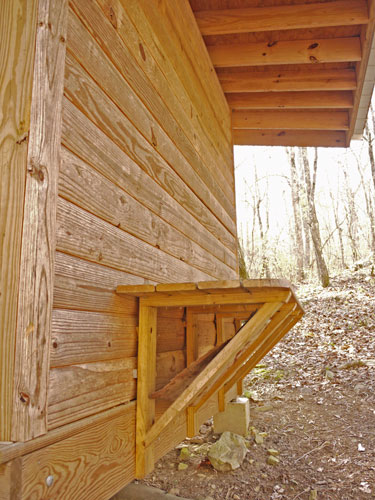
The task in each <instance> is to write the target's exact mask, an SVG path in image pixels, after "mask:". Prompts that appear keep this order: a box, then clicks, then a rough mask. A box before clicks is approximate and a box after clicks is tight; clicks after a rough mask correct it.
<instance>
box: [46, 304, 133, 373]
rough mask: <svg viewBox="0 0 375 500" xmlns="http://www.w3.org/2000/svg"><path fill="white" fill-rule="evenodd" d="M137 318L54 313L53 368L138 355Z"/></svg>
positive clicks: (84, 313)
mask: <svg viewBox="0 0 375 500" xmlns="http://www.w3.org/2000/svg"><path fill="white" fill-rule="evenodd" d="M137 324H138V322H137V319H136V317H135V316H127V315H123V314H122V315H119V314H103V313H99V312H87V311H69V310H61V309H54V311H53V314H52V341H51V363H50V366H51V368H54V367H56V366H66V365H74V364H81V363H91V362H97V361H107V360H113V359H124V358H130V357H134V356H136V354H137V332H136V326H137Z"/></svg>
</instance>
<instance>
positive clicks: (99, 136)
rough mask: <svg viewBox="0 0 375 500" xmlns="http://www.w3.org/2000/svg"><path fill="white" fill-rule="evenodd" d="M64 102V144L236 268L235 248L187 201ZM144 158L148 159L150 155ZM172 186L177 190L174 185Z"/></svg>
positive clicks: (163, 217)
mask: <svg viewBox="0 0 375 500" xmlns="http://www.w3.org/2000/svg"><path fill="white" fill-rule="evenodd" d="M63 104H64V107H63V112H64V119H63V143H64V144H65V145H66V146H67V147H68V148H69V149H70V150H71V151H73V152H74V153H75V154H76V155H77V156H79V157H81V158H82V159H83V160H84V161H86V162H87V163H89V164H90V165H91V166H92V167H93V168H95V169H96V170H97V171H99V172H100V173H102V174H103V175H104V176H105V177H107V179H109V180H110V181H111V182H113V183H114V184H116V185H118V186H120V187H121V188H122V189H124V190H125V191H126V192H128V193H129V194H130V195H131V196H132V197H133V198H136V199H137V201H139V202H140V203H142V204H143V205H144V206H145V207H147V208H149V209H150V210H151V211H152V212H154V213H156V214H157V215H159V216H160V217H161V218H162V219H164V220H165V221H166V222H168V223H169V224H171V225H172V226H173V227H174V228H176V229H179V230H180V231H181V232H183V233H184V234H185V235H186V236H187V237H188V238H189V239H191V240H192V241H195V242H196V243H198V244H199V245H200V246H201V247H202V248H204V249H206V250H207V251H209V252H210V253H211V254H212V255H215V256H216V257H218V258H219V260H221V261H222V262H225V263H227V264H228V265H229V266H230V267H231V268H233V269H236V259H235V255H234V249H232V250H230V249H228V248H227V247H225V246H224V245H223V244H222V243H221V242H220V241H219V240H218V239H217V238H216V237H215V236H214V235H213V234H212V233H211V232H210V231H209V230H208V229H207V228H206V227H205V226H204V225H203V224H202V222H201V221H199V220H197V219H196V218H195V217H194V216H193V215H192V214H191V213H190V211H189V210H187V208H188V207H187V206H186V203H187V202H188V200H185V202H184V203H183V205H184V206H183V205H181V204H180V203H179V200H175V199H174V198H173V193H172V194H169V193H168V192H167V191H166V190H165V189H164V187H163V185H162V182H161V184H159V183H158V182H157V181H156V180H154V179H152V178H151V177H149V176H148V175H147V174H146V172H145V171H144V170H142V168H140V167H139V166H138V165H137V163H136V162H135V161H133V160H132V159H131V158H130V157H129V156H128V155H127V154H126V153H125V152H124V151H122V150H121V149H120V148H119V147H118V146H117V145H116V144H114V143H113V142H112V141H111V140H110V139H109V137H107V136H106V135H105V134H103V133H102V132H101V131H100V130H99V129H98V128H97V127H95V125H94V124H93V123H92V122H90V120H88V119H87V118H86V117H85V116H84V115H83V114H82V113H81V112H79V110H78V109H77V108H76V107H75V106H74V105H72V104H71V103H70V101H68V100H67V99H65V100H64V102H63ZM150 158H152V156H151V157H150ZM144 161H146V162H148V161H149V157H146V158H145V159H144ZM151 165H152V164H151ZM154 172H155V174H156V175H159V176H160V180H161V181H162V179H163V174H164V172H163V170H159V167H158V165H154ZM166 181H169V178H166ZM139 186H142V189H139ZM171 187H172V188H173V189H175V188H174V186H173V184H172V186H171ZM189 203H190V202H189Z"/></svg>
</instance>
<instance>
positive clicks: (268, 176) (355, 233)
mask: <svg viewBox="0 0 375 500" xmlns="http://www.w3.org/2000/svg"><path fill="white" fill-rule="evenodd" d="M374 158H375V111H374V102H373V103H372V105H371V108H370V111H369V115H368V120H367V124H366V127H365V130H364V135H363V139H362V140H361V141H352V146H351V148H349V149H339V148H318V149H316V148H284V147H273V148H265V147H252V148H248V147H246V146H238V147H236V148H235V169H236V203H237V216H238V235H239V255H240V274H241V277H243V278H245V277H248V278H271V277H272V278H275V277H284V278H288V279H290V280H291V281H293V282H295V283H303V282H314V281H319V282H320V284H321V285H322V286H323V287H326V286H328V285H329V281H330V277H332V276H335V275H337V274H339V273H340V272H341V271H342V270H344V269H348V268H356V267H358V266H361V265H366V264H369V262H372V263H373V264H374V262H375V159H374Z"/></svg>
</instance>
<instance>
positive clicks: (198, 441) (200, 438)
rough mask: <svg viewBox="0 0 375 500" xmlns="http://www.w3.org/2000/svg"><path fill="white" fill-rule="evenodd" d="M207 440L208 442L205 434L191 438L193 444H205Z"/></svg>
mask: <svg viewBox="0 0 375 500" xmlns="http://www.w3.org/2000/svg"><path fill="white" fill-rule="evenodd" d="M205 442H206V438H204V437H203V436H195V437H193V438H191V439H190V443H192V444H203V443H205Z"/></svg>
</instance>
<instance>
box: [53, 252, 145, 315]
mask: <svg viewBox="0 0 375 500" xmlns="http://www.w3.org/2000/svg"><path fill="white" fill-rule="evenodd" d="M139 281H141V282H144V280H143V279H142V278H141V279H140V278H138V277H137V276H133V275H131V274H127V273H125V272H122V271H118V270H116V269H112V268H110V267H106V266H102V265H100V264H95V263H92V262H88V261H85V260H82V259H80V258H77V257H73V256H71V255H68V254H64V253H61V252H56V261H55V288H54V293H53V306H54V308H56V309H69V310H72V309H73V310H83V311H92V312H104V313H115V314H117V315H118V314H125V315H132V314H133V315H136V314H137V311H138V309H137V307H138V306H137V303H136V299H135V297H120V296H119V295H118V294H116V293H115V289H116V286H117V284H118V283H124V282H128V283H136V282H139Z"/></svg>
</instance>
